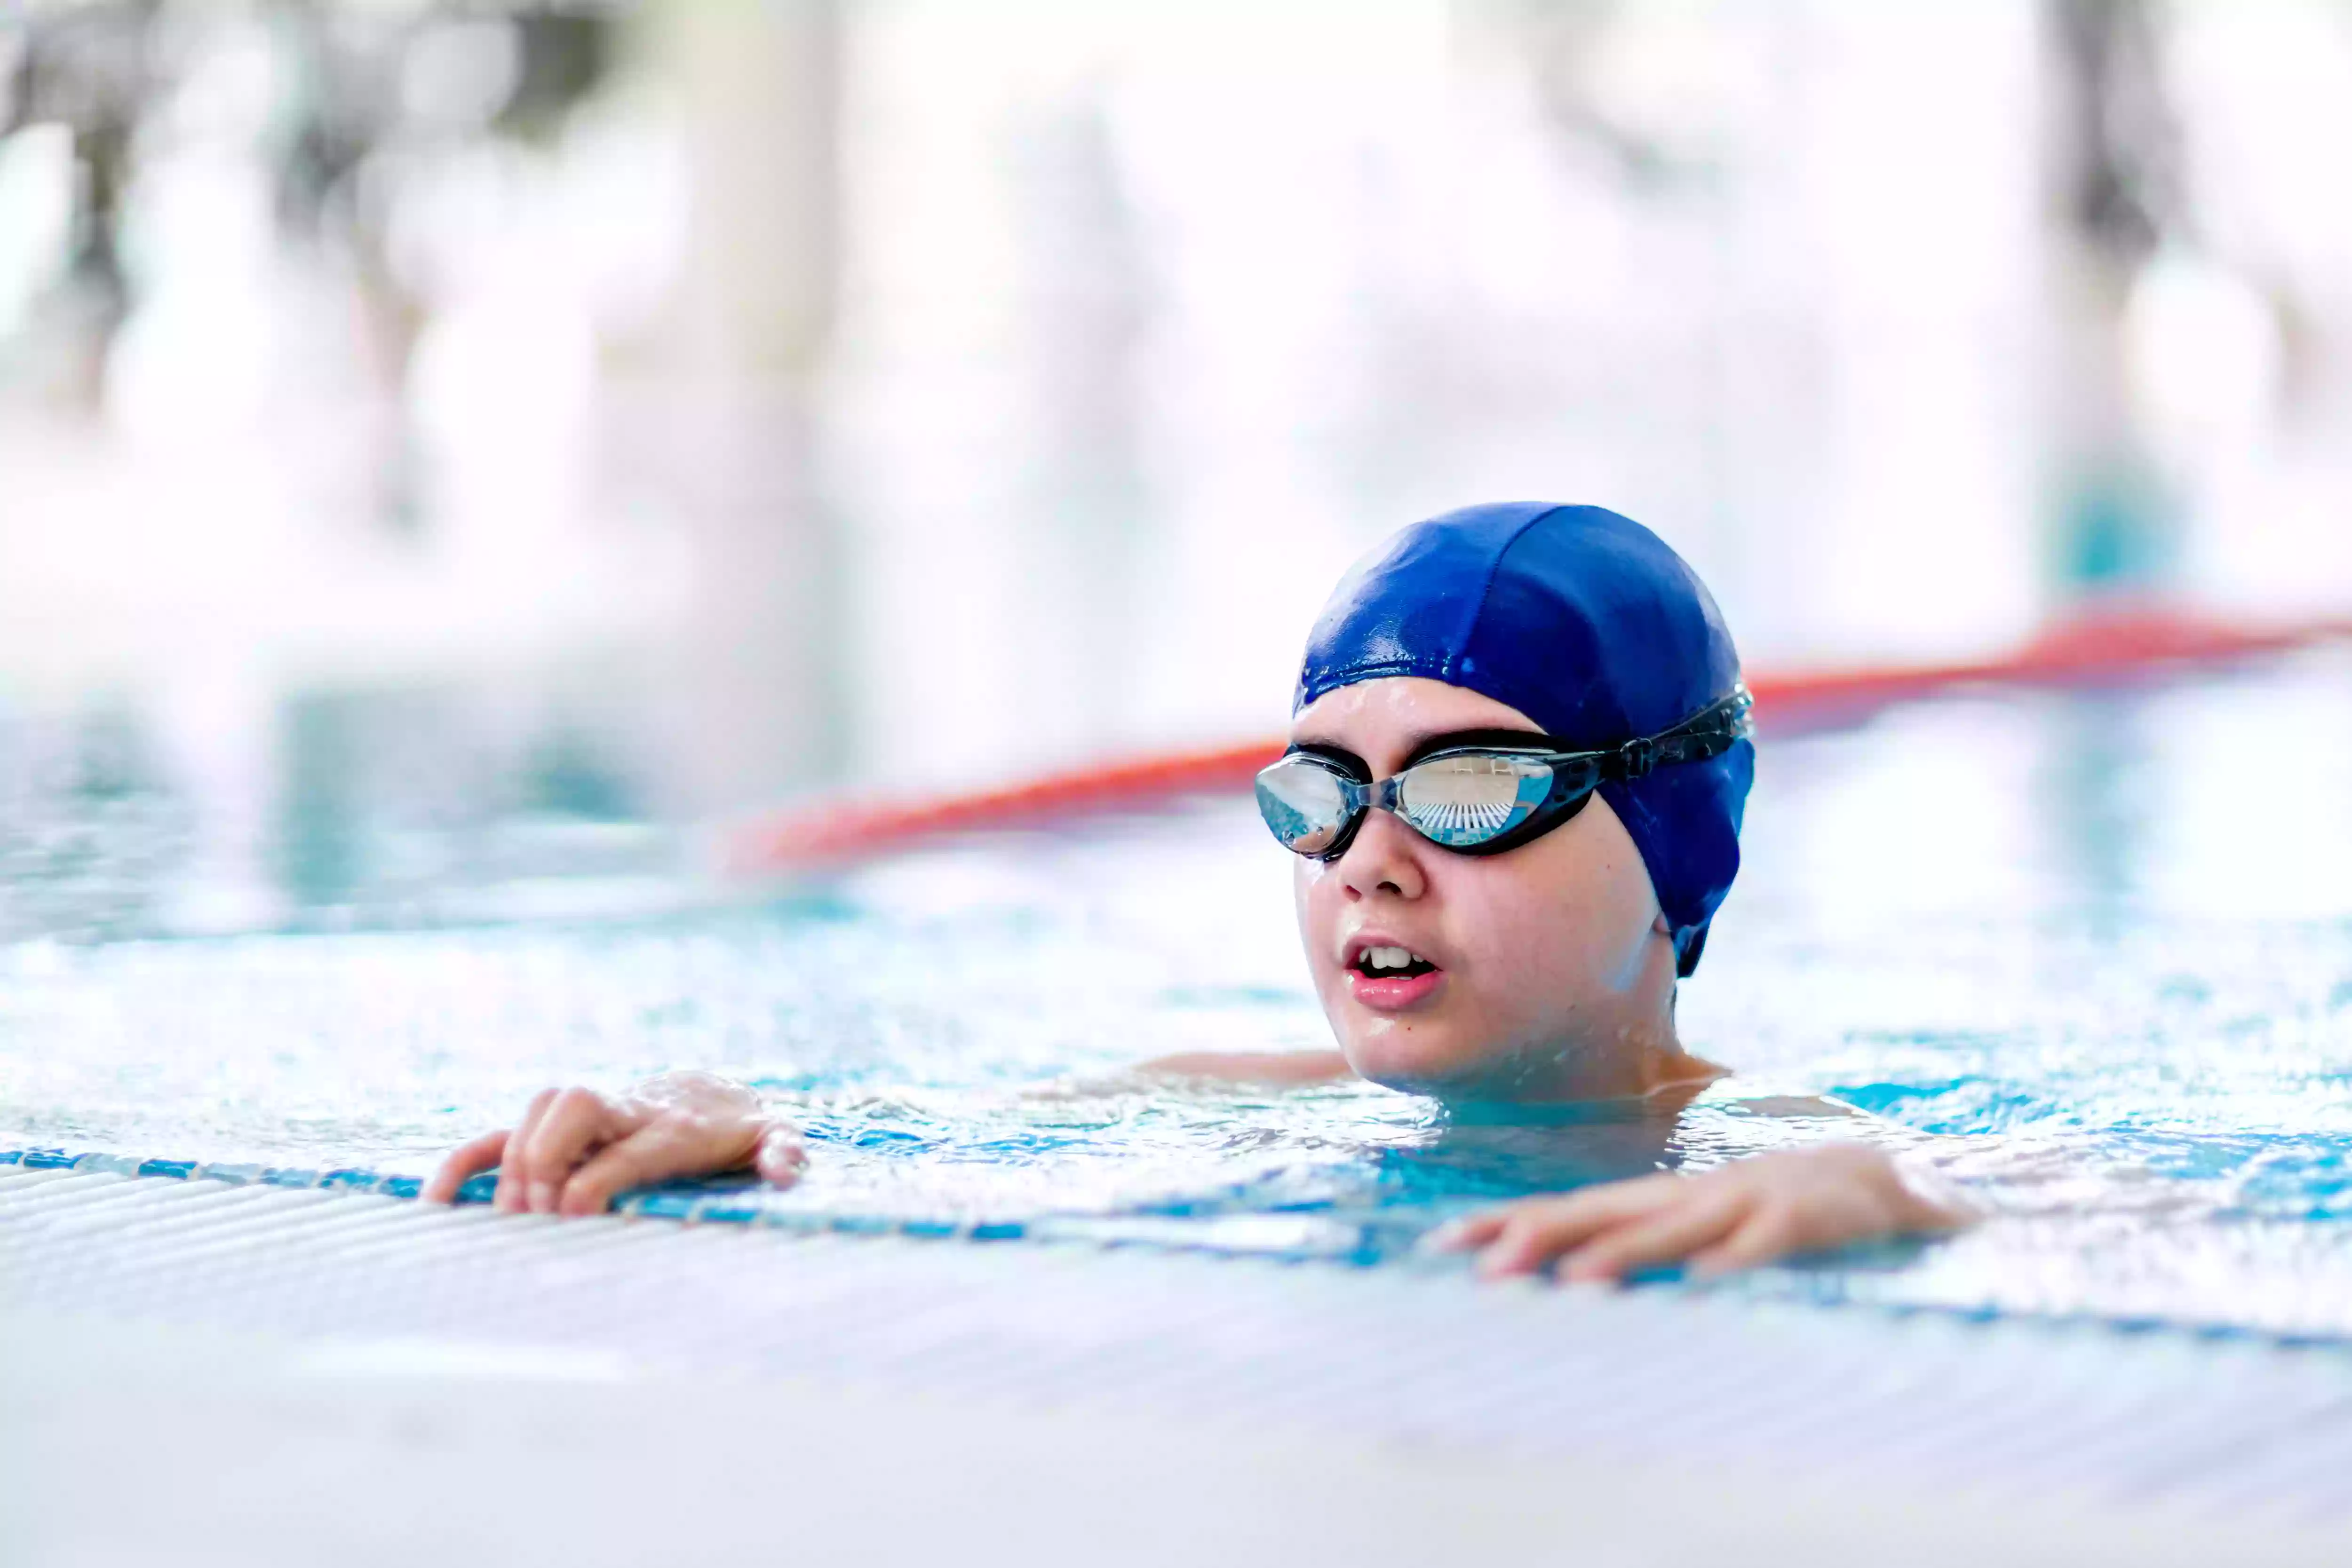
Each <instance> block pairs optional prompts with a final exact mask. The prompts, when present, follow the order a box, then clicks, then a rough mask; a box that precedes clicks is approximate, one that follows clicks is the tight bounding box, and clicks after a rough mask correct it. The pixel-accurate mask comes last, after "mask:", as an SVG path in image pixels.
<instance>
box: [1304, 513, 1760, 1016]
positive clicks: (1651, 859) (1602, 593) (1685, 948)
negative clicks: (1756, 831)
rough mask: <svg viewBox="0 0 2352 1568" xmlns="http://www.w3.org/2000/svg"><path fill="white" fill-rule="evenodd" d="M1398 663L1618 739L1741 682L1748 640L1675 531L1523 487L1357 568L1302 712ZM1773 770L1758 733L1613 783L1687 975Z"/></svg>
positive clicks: (1591, 745) (1575, 735)
mask: <svg viewBox="0 0 2352 1568" xmlns="http://www.w3.org/2000/svg"><path fill="white" fill-rule="evenodd" d="M1389 675H1422V676H1425V677H1427V678H1428V679H1430V680H1434V681H1444V682H1446V683H1447V684H1449V685H1457V686H1463V687H1465V688H1467V689H1468V690H1471V691H1474V692H1480V693H1483V694H1485V695H1487V696H1490V697H1493V698H1495V699H1496V701H1497V702H1503V703H1508V704H1509V705H1510V706H1513V707H1515V708H1517V709H1518V710H1519V711H1520V712H1521V713H1523V714H1525V715H1527V716H1528V717H1529V718H1531V719H1533V720H1535V721H1536V722H1537V723H1538V724H1539V725H1541V726H1543V727H1544V729H1545V731H1546V732H1547V733H1549V734H1550V735H1554V736H1557V737H1560V738H1561V739H1562V740H1565V741H1566V742H1568V744H1569V745H1570V746H1572V747H1576V748H1578V749H1580V750H1591V751H1602V750H1609V749H1612V748H1614V747H1619V746H1622V745H1623V744H1624V743H1625V742H1626V741H1629V740H1633V739H1635V738H1637V737H1642V736H1648V735H1655V734H1657V733H1658V732H1659V731H1661V730H1664V729H1670V728H1672V727H1674V726H1675V725H1677V724H1680V723H1681V722H1682V721H1683V720H1685V719H1687V718H1690V717H1692V716H1695V715H1696V714H1698V713H1699V712H1701V711H1702V710H1704V709H1706V708H1707V707H1710V706H1713V705H1715V704H1716V703H1717V702H1720V701H1722V700H1723V699H1724V698H1725V697H1727V696H1728V695H1731V691H1732V688H1733V686H1734V685H1737V684H1738V680H1739V654H1738V651H1737V650H1736V649H1734V648H1733V647H1732V645H1731V633H1730V632H1728V631H1727V630H1726V629H1725V628H1724V624H1723V614H1722V612H1720V611H1718V610H1717V609H1716V607H1715V601H1714V599H1713V598H1712V597H1710V596H1709V595H1708V593H1707V591H1706V584H1705V583H1703V582H1701V581H1699V580H1698V574H1697V573H1696V572H1694V571H1693V570H1691V569H1690V568H1689V567H1688V566H1687V565H1685V563H1684V561H1683V559H1682V557H1680V556H1678V555H1676V554H1675V552H1674V551H1673V550H1671V549H1667V548H1666V545H1665V541H1664V540H1663V539H1661V538H1658V536H1657V535H1655V534H1654V533H1652V532H1651V531H1650V530H1649V529H1647V528H1643V526H1642V525H1641V524H1639V523H1637V522H1635V521H1633V519H1632V518H1631V517H1619V516H1618V515H1617V514H1616V513H1614V512H1611V511H1604V510H1603V509H1601V507H1556V506H1553V505H1551V504H1549V502H1541V501H1514V502H1508V503H1505V504H1502V505H1497V506H1490V507H1464V508H1463V509H1462V510H1461V511H1458V512H1448V513H1446V514H1445V515H1444V517H1432V518H1430V519H1429V520H1428V521H1427V522H1423V523H1415V524H1413V525H1412V527H1411V528H1406V529H1404V530H1403V531H1402V532H1401V533H1399V534H1398V535H1396V537H1394V538H1391V539H1390V540H1389V541H1388V542H1387V543H1386V544H1384V545H1382V546H1381V548H1380V549H1377V550H1375V551H1374V552H1372V554H1371V555H1370V556H1368V557H1367V558H1365V559H1364V560H1363V561H1361V562H1360V563H1359V564H1358V565H1357V566H1356V568H1355V569H1354V570H1351V571H1349V574H1348V576H1347V577H1346V579H1345V580H1342V581H1341V582H1340V584H1339V587H1338V588H1337V589H1335V590H1334V591H1332V594H1331V600H1330V602H1329V603H1328V604H1327V605H1325V606H1324V609H1323V615H1322V618H1321V619H1320V620H1318V621H1317V622H1315V631H1314V632H1313V634H1312V635H1311V636H1310V637H1309V638H1308V639H1307V660H1306V663H1305V664H1304V665H1303V666H1302V667H1301V668H1300V670H1299V672H1298V695H1297V700H1296V701H1295V702H1294V703H1293V704H1292V705H1291V711H1292V712H1293V713H1294V714H1296V713H1297V711H1298V710H1299V709H1300V708H1303V707H1305V706H1307V704H1308V703H1311V702H1313V701H1314V700H1315V699H1316V698H1318V697H1319V696H1321V695H1323V694H1324V693H1326V692H1328V691H1333V690H1336V689H1338V688H1339V687H1340V686H1348V685H1355V684H1356V683H1357V682H1359V681H1374V680H1380V679H1381V678H1382V677H1384V676H1389ZM1755 776H1756V748H1755V747H1754V746H1753V745H1752V744H1750V743H1749V742H1748V741H1746V740H1741V741H1739V742H1738V744H1736V745H1734V746H1733V747H1731V749H1730V750H1728V751H1726V752H1724V753H1723V754H1721V755H1720V756H1717V757H1715V758H1709V759H1708V760H1706V761H1704V762H1683V763H1676V764H1674V765H1672V766H1670V767H1664V768H1657V769H1656V770H1654V771H1653V772H1651V773H1650V774H1648V775H1646V776H1645V777H1643V778H1640V779H1629V780H1622V781H1620V780H1615V779H1612V780H1609V781H1607V782H1604V783H1603V784H1602V785H1601V791H1600V792H1601V798H1602V799H1603V800H1607V801H1608V802H1609V806H1610V809H1611V810H1613V811H1615V812H1616V813H1617V816H1618V818H1619V820H1620V821H1622V822H1623V823H1624V824H1625V831H1627V832H1629V833H1631V834H1632V835H1633V843H1634V846H1635V847H1636V848H1637V849H1639V850H1640V851H1641V852H1642V863H1643V865H1645V866H1647V867H1648V868H1649V872H1650V885H1651V887H1652V888H1653V889H1654V890H1655V891H1656V893H1657V895H1658V907H1659V908H1660V909H1661V910H1663V911H1664V914H1665V916H1666V923H1667V924H1668V925H1670V926H1672V927H1673V929H1674V936H1675V967H1676V970H1677V972H1678V973H1680V974H1684V975H1687V974H1689V973H1690V972H1691V971H1692V970H1694V969H1696V967H1698V958H1699V952H1700V949H1701V948H1703V947H1704V946H1706V927H1707V922H1708V921H1709V920H1711V919H1713V918H1714V916H1715V911H1716V907H1717V905H1718V904H1721V903H1722V902H1723V895H1724V894H1727V893H1728V892H1729V891H1730V890H1731V879H1732V878H1733V877H1734V876H1735V875H1737V874H1738V871H1739V821H1740V814H1741V811H1742V810H1743V809H1744V808H1745V807H1746V805H1747V803H1748V785H1749V783H1750V782H1751V781H1753V779H1755Z"/></svg>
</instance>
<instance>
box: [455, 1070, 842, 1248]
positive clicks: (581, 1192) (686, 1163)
mask: <svg viewBox="0 0 2352 1568" xmlns="http://www.w3.org/2000/svg"><path fill="white" fill-rule="evenodd" d="M807 1163H808V1153H807V1151H806V1150H805V1149H803V1147H802V1146H801V1136H800V1129H799V1128H797V1127H795V1126H793V1124H791V1123H790V1122H787V1121H784V1120H783V1119H782V1118H781V1117H778V1116H776V1115H774V1114H772V1113H771V1112H770V1111H769V1110H768V1108H767V1105H766V1104H765V1103H763V1102H762V1101H761V1098H760V1096H759V1095H758V1094H757V1093H756V1092H753V1091H752V1090H750V1089H747V1088H745V1087H744V1086H743V1085H742V1084H740V1083H736V1082H730V1081H729V1080H727V1079H724V1078H720V1077H718V1076H717V1075H715V1074H713V1073H709V1072H672V1073H666V1074H664V1075H663V1076H661V1077H659V1078H652V1079H648V1080H646V1082H643V1083H641V1084H639V1085H638V1086H637V1087H636V1088H635V1089H633V1090H631V1091H630V1092H628V1093H626V1094H617V1095H616V1094H603V1093H599V1092H596V1091H594V1090H593V1089H563V1090H556V1089H542V1090H541V1091H540V1092H539V1093H538V1094H537V1095H536V1096H534V1097H533V1098H532V1100H531V1103H530V1106H529V1107H528V1108H526V1109H525V1110H524V1112H523V1114H522V1120H521V1121H520V1122H519V1123H517V1124H515V1125H514V1126H513V1127H510V1128H501V1129H499V1131H497V1132H495V1133H485V1134H482V1135H481V1136H480V1137H478V1138H476V1139H474V1140H473V1141H472V1142H470V1143H467V1144H464V1145H459V1146H458V1147H457V1149H456V1150H454V1151H452V1152H451V1154H450V1155H449V1157H448V1158H446V1159H445V1160H443V1161H442V1162H441V1166H440V1168H439V1169H438V1170H436V1171H435V1172H434V1173H433V1178H432V1179H431V1180H430V1181H428V1182H426V1183H425V1190H424V1192H423V1194H422V1195H421V1196H422V1197H424V1198H425V1201H427V1202H430V1203H449V1202H452V1201H454V1200H455V1199H456V1197H457V1188H458V1187H459V1186H462V1185H463V1184H464V1183H465V1180H466V1178H467V1177H468V1176H473V1175H475V1174H476V1173H477V1172H479V1171H485V1170H488V1169H489V1168H490V1167H491V1166H498V1168H499V1187H498V1196H497V1197H495V1198H494V1199H493V1200H492V1201H493V1202H494V1203H495V1204H496V1205H497V1207H499V1208H500V1209H502V1210H505V1211H506V1212H509V1213H522V1212H529V1213H532V1214H602V1213H604V1210H605V1208H606V1207H608V1206H609V1205H610V1204H611V1203H612V1201H613V1197H614V1194H616V1193H619V1192H623V1191H625V1190H626V1189H627V1188H629V1187H633V1186H643V1185H644V1184H645V1183H646V1182H653V1181H663V1180H667V1179H668V1178H670V1177H672V1176H711V1175H716V1174H718V1173H719V1172H721V1171H734V1170H757V1171H758V1172H759V1173H760V1174H761V1176H765V1177H766V1178H767V1179H768V1180H770V1181H772V1182H773V1183H774V1184H775V1185H776V1186H791V1185H792V1184H793V1182H795V1181H797V1180H798V1179H800V1173H801V1167H802V1166H805V1165H806V1164H807Z"/></svg>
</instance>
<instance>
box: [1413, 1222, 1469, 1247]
mask: <svg viewBox="0 0 2352 1568" xmlns="http://www.w3.org/2000/svg"><path fill="white" fill-rule="evenodd" d="M1413 1249H1414V1250H1415V1251H1418V1252H1459V1251H1460V1250H1462V1227H1460V1226H1459V1225H1455V1224H1453V1223H1452V1222H1450V1221H1449V1222H1448V1223H1446V1224H1444V1225H1440V1226H1435V1227H1433V1228H1430V1229H1428V1230H1424V1231H1423V1232H1422V1235H1421V1239H1420V1240H1419V1241H1416V1242H1414V1243H1413Z"/></svg>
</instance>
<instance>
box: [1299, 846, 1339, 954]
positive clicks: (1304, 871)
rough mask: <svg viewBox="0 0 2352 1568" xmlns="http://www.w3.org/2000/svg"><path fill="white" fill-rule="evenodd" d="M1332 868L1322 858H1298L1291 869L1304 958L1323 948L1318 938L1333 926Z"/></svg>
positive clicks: (1326, 933)
mask: <svg viewBox="0 0 2352 1568" xmlns="http://www.w3.org/2000/svg"><path fill="white" fill-rule="evenodd" d="M1330 882H1331V868H1330V867H1329V866H1328V865H1326V864H1324V863H1323V862H1321V861H1311V860H1307V859H1304V858H1301V859H1299V860H1298V861H1297V862H1296V865H1295V867H1294V869H1293V870H1292V872H1291V873H1290V898H1291V903H1292V904H1294V905H1295V906H1296V907H1297V911H1298V936H1299V939H1300V940H1302V941H1303V942H1305V943H1306V944H1307V958H1308V960H1309V961H1310V962H1311V961H1312V960H1313V958H1314V956H1315V955H1316V954H1317V953H1318V952H1321V951H1322V950H1323V946H1325V944H1323V943H1322V942H1321V941H1320V938H1321V937H1323V936H1328V934H1329V933H1330V931H1331V929H1332V923H1333V920H1334V917H1335V915H1336V908H1335V901H1334V900H1333V899H1332V898H1331V896H1330V893H1331V887H1330Z"/></svg>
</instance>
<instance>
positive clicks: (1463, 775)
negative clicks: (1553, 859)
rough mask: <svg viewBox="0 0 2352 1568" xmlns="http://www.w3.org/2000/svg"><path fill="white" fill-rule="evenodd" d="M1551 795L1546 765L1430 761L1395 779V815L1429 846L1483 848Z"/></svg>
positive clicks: (1503, 759)
mask: <svg viewBox="0 0 2352 1568" xmlns="http://www.w3.org/2000/svg"><path fill="white" fill-rule="evenodd" d="M1550 789H1551V768H1550V765H1549V764H1548V763H1543V762H1538V761H1535V760H1534V759H1532V758H1525V757H1512V756H1509V755H1507V754H1498V753H1493V752H1466V753H1464V754H1462V755H1459V756H1455V757H1433V758H1430V759H1429V760H1428V761H1426V762H1424V763H1422V764H1421V765H1420V766H1419V767H1417V768H1406V769H1405V770H1404V771H1403V772H1402V773H1401V774H1399V775H1398V776H1397V780H1396V799H1397V807H1396V809H1397V815H1399V816H1401V817H1402V818H1403V819H1404V820H1405V821H1408V822H1410V823H1412V825H1413V827H1414V828H1415V829H1416V830H1417V831H1420V832H1421V833H1422V834H1423V836H1424V837H1426V838H1428V839H1429V840H1431V841H1433V842H1435V843H1440V844H1447V845H1454V846H1460V845H1465V844H1483V843H1485V842H1486V841H1487V840H1489V839H1493V838H1499V837H1500V836H1501V835H1503V834H1505V833H1507V832H1509V831H1511V830H1512V829H1513V828H1516V827H1517V826H1518V825H1519V824H1520V823H1521V822H1524V821H1527V820H1528V816H1529V815H1530V814H1532V813H1533V812H1534V810H1535V809H1536V808H1537V807H1538V806H1540V805H1542V804H1543V800H1544V796H1545V795H1547V794H1548V793H1549V792H1550Z"/></svg>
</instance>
